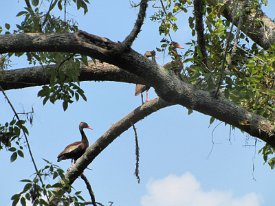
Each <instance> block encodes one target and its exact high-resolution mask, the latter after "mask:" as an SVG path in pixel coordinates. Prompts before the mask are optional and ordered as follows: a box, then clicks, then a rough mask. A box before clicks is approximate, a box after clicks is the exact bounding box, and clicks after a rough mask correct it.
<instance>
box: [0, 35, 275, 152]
mask: <svg viewBox="0 0 275 206" xmlns="http://www.w3.org/2000/svg"><path fill="white" fill-rule="evenodd" d="M54 36H55V35H54V34H15V35H5V36H0V53H5V52H19V51H26V52H28V51H29V52H30V51H41V50H43V51H52V52H54V51H56V52H57V51H58V52H66V51H67V52H73V53H81V54H84V55H88V56H91V57H94V58H97V59H99V60H101V61H105V62H108V63H110V64H113V65H116V66H118V67H120V68H121V69H123V70H125V71H128V72H130V73H132V74H135V75H137V76H138V77H141V78H143V79H144V80H145V81H146V82H150V85H151V86H153V87H154V88H155V90H156V92H157V94H158V95H159V96H160V97H161V98H162V99H164V100H165V101H167V102H170V103H172V104H180V105H182V106H184V107H187V108H190V109H194V110H196V111H198V112H201V113H203V114H207V115H211V116H213V117H215V118H216V119H219V120H220V121H223V122H225V123H228V124H230V125H233V126H235V127H237V128H239V129H241V130H243V131H245V132H247V133H248V134H250V135H252V136H255V137H258V138H260V139H262V140H264V141H265V142H268V143H269V144H271V145H272V146H274V147H275V131H274V130H275V129H274V125H272V124H273V123H272V122H270V121H268V120H266V119H265V118H263V117H260V116H258V115H255V114H253V113H250V112H248V111H246V110H245V109H243V108H241V107H238V106H236V105H234V104H232V103H230V102H229V101H227V100H226V99H222V98H215V97H213V96H212V95H211V94H210V93H209V92H206V91H202V90H196V89H194V88H193V86H192V85H190V84H187V83H185V82H183V81H181V80H180V79H179V78H178V77H177V76H176V75H174V74H172V73H168V72H167V71H166V70H164V69H159V67H158V65H156V64H153V63H152V62H150V61H149V60H148V59H147V58H145V57H144V56H143V55H141V54H139V53H137V52H135V51H134V50H132V49H129V51H123V52H122V53H117V51H118V50H117V49H116V48H117V47H120V43H115V42H112V41H110V40H108V39H106V38H101V37H98V36H95V35H92V34H88V33H86V32H78V33H75V34H65V33H63V34H56V37H54ZM19 42H21V45H19ZM26 42H27V43H26ZM18 45H19V46H18Z"/></svg>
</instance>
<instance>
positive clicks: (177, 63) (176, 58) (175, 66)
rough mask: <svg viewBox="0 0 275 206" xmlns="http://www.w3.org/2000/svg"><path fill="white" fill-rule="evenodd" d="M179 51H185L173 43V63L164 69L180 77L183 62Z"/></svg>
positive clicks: (166, 65) (170, 50)
mask: <svg viewBox="0 0 275 206" xmlns="http://www.w3.org/2000/svg"><path fill="white" fill-rule="evenodd" d="M177 49H183V47H182V46H181V45H180V44H179V43H178V42H175V41H172V42H171V43H170V46H169V54H170V55H171V56H172V61H171V62H169V63H167V64H165V65H164V66H163V67H164V68H165V69H169V70H171V71H174V73H175V74H176V75H177V76H179V77H180V74H181V72H182V70H183V62H182V61H181V55H179V54H178V52H177Z"/></svg>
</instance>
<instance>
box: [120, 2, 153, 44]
mask: <svg viewBox="0 0 275 206" xmlns="http://www.w3.org/2000/svg"><path fill="white" fill-rule="evenodd" d="M147 6H148V0H141V2H140V6H139V13H138V16H137V20H136V23H135V25H134V28H133V29H132V31H131V33H130V34H129V35H128V36H127V37H126V38H125V39H124V41H123V42H122V44H123V46H124V47H125V48H130V47H131V46H132V44H133V42H134V40H135V39H136V38H137V35H138V34H139V32H140V31H141V26H142V24H143V22H144V18H145V15H146V9H147Z"/></svg>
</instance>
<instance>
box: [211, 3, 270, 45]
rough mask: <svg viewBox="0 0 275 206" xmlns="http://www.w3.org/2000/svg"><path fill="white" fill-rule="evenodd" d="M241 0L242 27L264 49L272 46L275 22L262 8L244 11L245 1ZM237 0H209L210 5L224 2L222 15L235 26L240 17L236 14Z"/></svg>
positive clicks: (238, 10)
mask: <svg viewBox="0 0 275 206" xmlns="http://www.w3.org/2000/svg"><path fill="white" fill-rule="evenodd" d="M237 1H238V2H239V4H238V8H237V12H236V13H241V14H242V13H243V14H244V16H243V24H242V25H241V27H240V29H241V30H242V31H243V32H244V33H245V34H246V35H247V36H249V37H250V38H251V39H252V40H253V41H254V42H256V43H257V44H258V45H260V46H261V47H263V48H264V49H268V48H270V46H271V45H272V44H274V43H275V23H274V22H273V21H272V19H270V18H269V17H268V16H266V15H265V14H264V13H263V12H262V11H261V10H260V9H255V8H254V9H247V8H245V12H243V11H242V9H243V6H242V5H243V4H244V3H245V2H244V1H241V0H237ZM237 1H236V0H207V3H208V4H209V5H217V4H224V6H223V10H222V15H223V16H224V17H225V18H227V19H228V20H229V21H231V22H232V23H233V24H235V26H238V21H239V18H240V16H239V17H236V16H235V15H233V14H234V9H233V8H234V5H235V4H236V3H237Z"/></svg>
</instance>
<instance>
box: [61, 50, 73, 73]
mask: <svg viewBox="0 0 275 206" xmlns="http://www.w3.org/2000/svg"><path fill="white" fill-rule="evenodd" d="M74 55H75V53H73V54H71V55H70V56H68V57H67V58H66V59H63V61H62V62H60V64H59V65H58V67H57V70H59V69H60V68H61V66H62V65H63V64H65V62H66V61H69V60H70V59H71V58H73V56H74Z"/></svg>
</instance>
